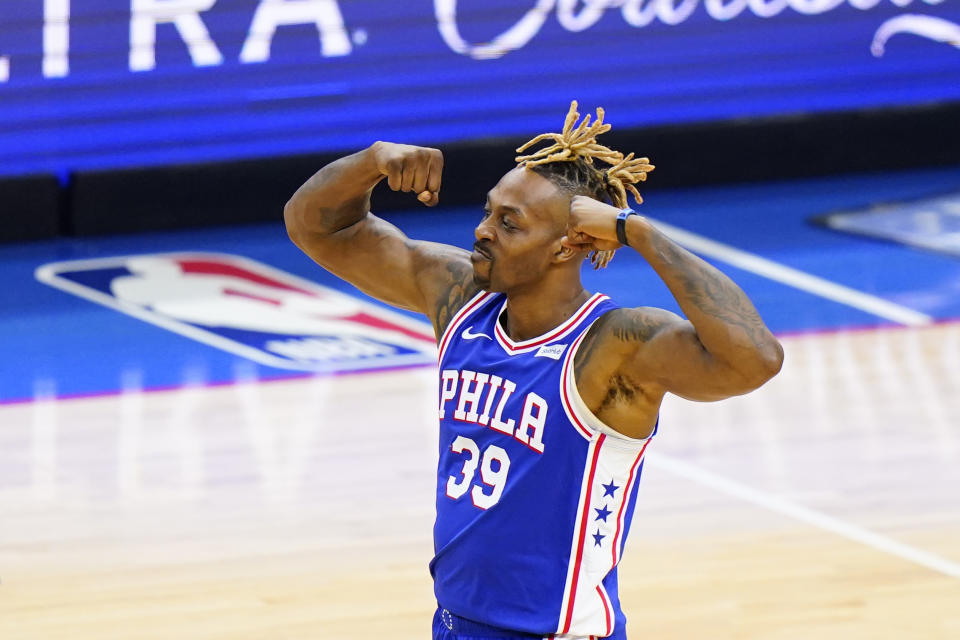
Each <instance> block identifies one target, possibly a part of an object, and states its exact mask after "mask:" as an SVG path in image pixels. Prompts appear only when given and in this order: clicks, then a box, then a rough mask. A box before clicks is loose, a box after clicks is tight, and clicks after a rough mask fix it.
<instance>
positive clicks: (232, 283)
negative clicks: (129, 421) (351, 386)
mask: <svg viewBox="0 0 960 640" xmlns="http://www.w3.org/2000/svg"><path fill="white" fill-rule="evenodd" d="M36 278H37V280H39V281H40V282H43V283H45V284H48V285H50V286H52V287H56V288H58V289H61V290H63V291H66V292H68V293H72V294H74V295H76V296H79V297H81V298H85V299H87V300H90V301H92V302H96V303H98V304H101V305H104V306H106V307H109V308H111V309H114V310H116V311H119V312H120V313H125V314H127V315H130V316H133V317H135V318H138V319H140V320H143V321H145V322H149V323H151V324H154V325H156V326H158V327H162V328H164V329H167V330H169V331H173V332H175V333H179V334H180V335H183V336H186V337H188V338H191V339H193V340H197V341H198V342H202V343H204V344H207V345H209V346H211V347H215V348H217V349H222V350H223V351H228V352H230V353H233V354H235V355H238V356H242V357H244V358H248V359H250V360H253V361H255V362H258V363H260V364H264V365H268V366H271V367H278V368H281V369H293V370H300V371H319V372H332V371H355V370H362V369H379V368H384V367H393V366H403V365H410V364H421V363H429V362H433V361H434V360H435V359H436V345H435V341H434V337H433V334H432V332H431V330H430V328H429V327H427V326H426V325H425V324H423V323H420V322H417V321H415V320H412V319H410V318H407V317H406V316H403V315H401V314H398V313H395V312H392V311H389V310H387V309H384V308H382V307H380V306H377V305H375V304H372V303H369V302H366V301H364V300H361V299H359V298H355V297H353V296H349V295H347V294H344V293H341V292H339V291H335V290H334V289H330V288H328V287H324V286H321V285H318V284H316V283H313V282H311V281H309V280H305V279H303V278H299V277H297V276H294V275H292V274H289V273H286V272H285V271H281V270H279V269H276V268H274V267H270V266H267V265H265V264H263V263H260V262H257V261H255V260H251V259H249V258H245V257H242V256H237V255H231V254H220V253H167V254H146V255H134V256H121V257H114V258H96V259H91V260H74V261H68V262H54V263H50V264H45V265H43V266H41V267H39V268H37V270H36Z"/></svg>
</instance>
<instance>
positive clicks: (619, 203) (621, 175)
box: [516, 100, 654, 268]
mask: <svg viewBox="0 0 960 640" xmlns="http://www.w3.org/2000/svg"><path fill="white" fill-rule="evenodd" d="M603 115H604V112H603V109H602V108H601V107H597V118H596V120H595V121H594V122H593V124H591V123H590V114H587V117H586V118H584V119H583V122H581V123H580V124H579V125H578V126H576V128H574V125H575V124H576V122H577V120H579V119H580V113H579V112H578V111H577V101H576V100H574V101H573V102H571V103H570V110H569V111H567V117H566V119H565V120H564V122H563V130H562V131H561V132H560V133H541V134H540V135H538V136H537V137H535V138H533V139H532V140H530V141H529V142H527V143H526V144H524V145H523V146H521V147H519V148H518V149H517V153H521V152H523V151H526V150H527V149H529V148H530V147H532V146H533V145H535V144H538V143H540V142H543V141H544V140H553V144H552V145H551V146H549V147H546V148H543V149H540V150H539V151H535V152H534V153H531V154H529V155H525V156H517V158H516V161H517V164H518V166H522V167H526V168H527V169H530V170H532V171H536V172H537V173H539V174H541V175H543V176H544V177H546V178H548V179H549V180H551V181H552V182H554V183H555V184H557V185H558V186H560V187H561V188H564V189H566V190H568V191H570V192H571V193H576V194H583V195H589V196H591V197H593V198H596V199H597V200H600V201H602V202H609V203H610V204H612V205H613V206H615V207H617V208H618V209H622V208H625V207H626V206H627V191H629V192H630V193H632V194H633V197H634V198H636V199H637V202H638V203H639V202H643V198H642V197H640V192H639V191H637V188H636V187H635V186H634V185H635V184H636V183H637V182H644V181H645V180H646V179H647V173H648V172H650V171H653V169H654V166H653V165H652V164H650V159H649V158H634V155H633V153H630V154H629V155H626V156H624V155H623V154H622V153H620V152H619V151H614V150H613V149H610V148H608V147H605V146H603V145H602V144H600V143H598V142H597V136H599V135H600V134H602V133H606V132H607V131H609V130H610V125H609V124H604V122H603ZM594 160H599V161H601V162H603V163H605V164H608V165H610V166H609V168H608V169H606V170H602V169H599V168H597V167H596V166H595V165H594ZM612 258H613V251H594V252H593V253H591V254H590V262H591V263H592V264H593V266H594V268H601V267H605V266H607V264H609V262H610V260H611V259H612Z"/></svg>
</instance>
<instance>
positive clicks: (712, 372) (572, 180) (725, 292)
mask: <svg viewBox="0 0 960 640" xmlns="http://www.w3.org/2000/svg"><path fill="white" fill-rule="evenodd" d="M578 119H579V114H578V113H577V111H576V102H574V103H573V104H572V105H571V107H570V111H569V113H568V115H567V119H566V121H565V124H564V127H563V130H562V132H561V133H559V134H557V133H551V134H543V135H541V136H537V137H536V138H534V139H533V140H531V141H530V142H529V143H527V144H526V145H524V146H523V147H521V148H520V149H518V152H519V151H523V150H525V149H526V148H528V147H530V146H532V145H534V144H537V143H540V142H541V141H543V140H552V141H553V144H552V145H550V146H548V147H547V148H544V149H541V150H540V151H537V152H535V153H533V154H531V155H527V156H521V157H518V158H517V161H518V166H517V167H516V168H515V169H513V170H511V171H510V172H508V173H507V174H506V175H504V176H503V178H502V179H501V180H500V181H499V182H498V183H497V184H496V186H494V187H493V189H491V190H490V192H489V193H488V194H487V202H486V207H485V209H484V213H483V217H482V218H481V220H480V222H479V224H478V225H477V227H476V229H474V235H475V238H476V242H475V243H474V250H473V252H472V253H470V252H467V251H464V250H462V249H459V248H456V247H453V246H448V245H445V244H437V243H432V242H421V241H416V240H411V239H409V238H407V237H406V236H405V235H404V234H403V233H402V232H401V231H400V230H399V229H398V228H397V227H395V226H393V225H392V224H390V223H388V222H386V221H384V220H382V219H380V218H378V217H376V216H374V215H373V214H372V213H370V193H371V191H372V190H373V188H374V186H375V185H376V184H377V183H379V182H380V181H381V180H383V179H386V180H387V184H388V185H389V186H390V188H391V189H393V190H395V191H407V192H411V193H415V194H418V199H419V200H420V201H421V202H422V203H424V204H426V205H427V206H434V205H436V204H437V202H438V195H439V192H440V184H441V173H442V170H443V157H442V155H441V153H440V151H438V150H436V149H426V148H421V147H414V146H408V145H402V144H392V143H388V142H377V143H375V144H373V145H372V146H371V147H369V148H368V149H365V150H363V151H360V152H358V153H355V154H353V155H351V156H347V157H345V158H342V159H340V160H337V161H336V162H333V163H332V164H330V165H328V166H326V167H324V168H323V169H322V170H320V172H318V173H317V174H316V175H314V176H313V177H312V178H310V179H309V180H308V181H307V182H306V183H305V184H304V185H303V186H302V187H300V189H299V190H298V191H297V192H296V193H295V194H294V195H293V197H292V198H291V199H290V201H289V202H288V203H287V205H286V208H285V212H284V214H285V219H286V224H287V229H288V231H289V234H290V237H291V239H292V240H293V242H294V243H296V245H297V246H298V247H300V248H301V249H302V250H303V251H304V252H306V253H307V254H308V255H309V256H310V257H311V258H313V259H314V260H315V261H316V262H317V263H319V264H320V265H321V266H322V267H324V268H325V269H327V270H328V271H330V272H332V273H334V274H336V275H337V276H339V277H341V278H343V279H345V280H347V281H348V282H351V283H353V284H354V285H356V286H357V287H358V288H359V289H361V290H362V291H364V292H366V293H367V294H369V295H371V296H374V297H376V298H378V299H380V300H383V301H384V302H387V303H389V304H392V305H395V306H398V307H402V308H404V309H410V310H414V311H418V312H420V313H423V314H424V315H426V316H427V317H428V318H429V319H430V321H431V322H432V323H433V328H434V331H435V332H436V336H437V342H438V344H439V348H440V376H439V405H438V411H439V418H440V460H439V468H438V471H437V499H436V508H437V519H436V524H435V526H434V547H435V556H434V558H433V560H432V562H431V563H430V571H431V574H432V576H433V579H434V590H435V593H436V597H437V601H438V605H439V606H438V609H437V611H436V613H435V615H434V621H433V634H434V639H435V640H455V639H460V640H462V639H463V638H559V637H563V638H591V640H592V639H593V638H595V637H611V638H617V639H623V638H625V637H626V632H625V625H626V619H625V617H624V614H623V612H622V611H621V608H620V603H619V599H618V596H617V564H618V562H619V561H620V557H621V554H622V552H623V547H624V542H625V540H626V537H627V533H628V532H629V529H630V521H631V516H632V515H633V509H634V504H635V502H636V497H637V493H636V487H637V481H638V480H639V478H640V472H641V469H642V465H643V455H644V452H645V451H646V448H647V446H648V444H649V442H650V440H651V438H652V436H653V435H654V434H656V432H657V426H658V420H657V418H658V413H659V407H660V403H661V401H662V400H663V396H664V394H665V393H667V392H671V393H674V394H676V395H679V396H682V397H684V398H688V399H691V400H699V401H712V400H720V399H722V398H726V397H729V396H733V395H738V394H743V393H747V392H749V391H751V390H753V389H756V388H757V387H759V386H760V385H762V384H763V383H764V382H766V381H767V380H769V379H770V378H771V377H772V376H774V375H775V374H776V373H777V372H778V371H779V370H780V366H781V363H782V361H783V351H782V349H781V347H780V344H779V343H778V342H777V340H776V339H775V338H774V337H773V335H771V333H770V331H769V330H768V329H767V328H766V326H765V325H764V323H763V321H762V320H761V319H760V316H759V315H758V314H757V311H756V310H755V309H754V306H753V304H751V302H750V300H749V299H748V298H747V296H746V295H745V294H744V293H743V291H742V290H740V288H739V287H737V285H735V284H734V283H733V282H732V281H731V280H730V279H729V278H727V277H726V276H725V275H723V274H722V273H720V272H719V271H718V270H717V269H715V268H713V267H712V266H710V265H709V264H707V263H706V262H704V261H703V260H701V259H699V258H697V257H696V256H694V255H692V254H691V253H689V252H687V251H685V250H684V249H682V248H681V247H679V246H677V245H676V244H675V243H674V242H672V241H671V240H670V239H669V238H667V237H666V236H665V235H663V234H662V233H661V232H659V231H658V230H657V229H656V228H655V227H654V226H653V225H652V224H650V223H649V222H647V221H646V220H645V219H644V218H643V217H642V216H640V215H637V214H635V213H634V212H633V211H632V210H630V209H628V208H627V197H626V193H627V191H628V190H629V191H630V192H631V193H633V195H634V196H635V197H636V199H637V201H638V202H640V201H641V200H640V194H639V193H637V191H636V187H635V186H634V185H635V184H636V183H637V182H639V181H642V180H645V179H646V174H647V172H648V171H651V170H653V167H652V166H651V165H650V164H649V163H648V160H647V159H646V158H636V159H635V158H634V157H633V154H630V155H628V156H623V155H622V154H620V153H618V152H616V151H613V150H611V149H608V148H607V147H605V146H603V145H601V144H600V143H599V142H597V136H598V135H599V134H601V133H604V132H605V131H607V130H608V129H609V128H610V127H609V125H607V124H604V123H603V111H602V110H601V109H598V110H597V119H596V121H595V122H594V123H593V124H591V123H590V116H589V115H588V116H587V117H586V119H585V120H584V121H583V122H582V123H581V124H580V125H578V126H575V124H576V122H577V120H578ZM620 247H629V248H630V249H632V250H634V251H637V252H638V253H640V255H642V256H643V257H644V258H645V260H646V261H647V263H648V264H649V265H650V266H651V267H652V268H653V269H654V271H656V273H657V274H658V275H659V276H660V277H661V278H662V279H663V281H664V282H665V283H666V285H667V287H669V289H670V291H671V292H672V294H673V295H674V297H675V298H676V300H677V302H678V303H679V305H680V308H681V309H682V310H683V313H684V314H685V315H686V319H683V318H681V317H679V316H677V315H675V314H673V313H671V312H668V311H665V310H662V309H655V308H650V307H639V308H627V307H620V306H618V305H617V304H615V303H614V302H613V301H612V300H610V299H609V298H608V297H607V296H605V295H602V294H600V293H590V292H588V291H586V290H585V289H584V288H583V285H582V284H581V280H580V271H581V266H582V263H583V262H584V260H585V258H586V257H588V256H589V258H590V260H591V262H592V263H593V265H594V267H600V266H605V265H606V263H607V262H609V260H610V257H611V256H612V255H613V251H614V250H616V249H618V248H620Z"/></svg>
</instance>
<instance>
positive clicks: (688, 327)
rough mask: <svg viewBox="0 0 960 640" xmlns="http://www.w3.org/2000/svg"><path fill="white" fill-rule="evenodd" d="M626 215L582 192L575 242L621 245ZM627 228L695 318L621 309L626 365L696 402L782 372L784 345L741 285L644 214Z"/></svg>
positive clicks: (619, 333) (574, 216)
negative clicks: (619, 220)
mask: <svg viewBox="0 0 960 640" xmlns="http://www.w3.org/2000/svg"><path fill="white" fill-rule="evenodd" d="M618 213H619V210H618V209H616V208H615V207H612V206H610V205H607V204H604V203H602V202H598V201H596V200H593V199H592V198H586V197H582V196H577V197H575V198H574V199H573V202H572V204H571V216H570V230H569V232H568V239H567V242H568V243H570V244H572V245H579V246H580V247H581V248H584V249H586V248H588V247H590V248H593V249H612V248H615V247H617V246H620V245H619V243H617V239H616V238H617V235H616V217H617V214H618ZM625 230H626V237H627V243H628V244H629V245H630V247H631V248H633V249H634V250H636V251H637V252H638V253H640V254H641V255H642V256H643V257H644V259H646V261H647V262H648V263H649V264H650V266H651V267H653V269H654V271H656V273H657V275H659V276H660V278H661V279H662V280H663V281H664V283H665V284H666V285H667V287H668V288H669V289H670V292H671V293H672V294H673V296H674V298H675V299H676V300H677V303H678V304H679V305H680V308H681V309H682V310H683V313H684V314H685V315H686V317H687V319H688V320H689V322H688V321H684V320H682V319H680V318H678V317H676V316H673V315H672V314H665V313H659V314H651V312H649V311H644V310H624V312H623V313H621V314H618V317H617V322H611V323H608V324H609V326H610V330H611V331H612V332H614V335H615V336H616V337H617V338H618V341H621V342H623V343H625V344H623V345H621V347H622V348H625V349H626V354H625V355H628V356H629V357H626V358H625V360H624V366H627V367H628V368H631V369H633V368H636V369H638V370H642V371H644V372H645V373H646V375H654V376H655V378H656V381H657V382H658V383H659V384H661V385H662V386H663V387H664V388H665V390H667V391H672V392H674V393H677V394H678V395H682V396H684V397H687V398H691V399H694V400H717V399H721V398H724V397H727V396H731V395H738V394H742V393H747V392H748V391H751V390H753V389H755V388H757V387H759V386H760V385H762V384H763V383H765V382H766V381H767V380H769V379H770V378H772V377H773V376H774V375H776V373H777V372H778V371H779V370H780V367H781V365H782V363H783V348H782V347H781V345H780V343H779V342H778V341H777V339H776V338H775V337H774V336H773V334H772V333H771V332H770V330H769V329H768V328H767V327H766V325H765V324H764V322H763V320H762V319H761V318H760V315H759V314H758V313H757V310H756V308H755V307H754V306H753V303H752V302H750V299H749V298H748V297H747V295H746V294H745V293H744V292H743V290H742V289H740V287H738V286H737V285H736V284H735V283H734V282H733V281H732V280H731V279H730V278H728V277H727V276H726V275H724V274H723V273H721V272H720V271H719V270H718V269H716V268H715V267H713V266H711V265H710V264H708V263H707V262H705V261H704V260H702V259H700V258H699V257H697V256H695V255H693V254H692V253H690V252H689V251H687V250H686V249H684V248H683V247H681V246H679V245H678V244H676V243H675V242H673V241H672V240H670V239H669V238H668V237H667V236H666V235H664V234H663V233H662V232H660V231H659V230H657V229H656V228H655V227H654V226H653V225H652V224H651V223H650V222H649V221H647V220H646V219H645V218H643V217H641V216H633V215H632V216H630V217H629V218H627V220H626V229H625ZM621 353H624V352H623V351H621Z"/></svg>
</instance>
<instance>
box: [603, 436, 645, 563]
mask: <svg viewBox="0 0 960 640" xmlns="http://www.w3.org/2000/svg"><path fill="white" fill-rule="evenodd" d="M648 444H650V438H647V441H646V442H644V443H643V447H642V448H641V449H640V453H638V454H637V459H636V460H634V461H633V466H632V467H630V475H629V476H628V477H627V486H626V487H624V491H623V502H621V503H620V509H619V511H618V512H617V530H616V532H615V533H614V534H613V544H612V545H610V546H611V547H613V551H612V554H613V565H612V567H611V568H613V567H615V566H617V550H618V549H619V548H620V542H619V539H620V522H621V521H622V519H623V510H624V509H626V508H627V502H629V498H630V490H631V488H632V487H631V483H632V482H633V474H634V473H636V471H637V465H638V464H640V461H641V460H643V452H644V451H646V450H647V445H648Z"/></svg>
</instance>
